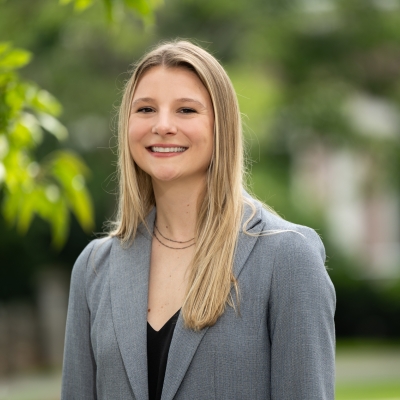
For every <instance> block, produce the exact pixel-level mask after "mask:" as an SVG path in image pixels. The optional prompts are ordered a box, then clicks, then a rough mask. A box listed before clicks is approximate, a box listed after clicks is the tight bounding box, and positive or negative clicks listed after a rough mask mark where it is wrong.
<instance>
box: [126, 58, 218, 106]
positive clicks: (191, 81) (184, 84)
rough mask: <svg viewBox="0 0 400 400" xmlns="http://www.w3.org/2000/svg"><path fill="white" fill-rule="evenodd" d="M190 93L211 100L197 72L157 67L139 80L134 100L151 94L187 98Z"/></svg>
mask: <svg viewBox="0 0 400 400" xmlns="http://www.w3.org/2000/svg"><path fill="white" fill-rule="evenodd" d="M189 93H190V94H192V95H193V94H196V95H198V96H201V97H202V98H208V99H210V95H209V93H208V90H207V89H206V87H205V86H204V85H203V83H202V82H201V80H200V78H199V77H198V76H197V74H196V73H195V72H193V71H191V70H189V69H188V68H184V67H164V66H157V67H152V68H151V69H149V70H148V71H146V72H145V73H144V74H143V75H142V76H141V77H140V78H139V80H138V82H137V84H136V89H135V93H134V96H133V99H135V98H138V97H142V96H150V95H151V94H153V95H157V94H158V95H174V94H175V95H178V96H179V97H187V95H188V94H189Z"/></svg>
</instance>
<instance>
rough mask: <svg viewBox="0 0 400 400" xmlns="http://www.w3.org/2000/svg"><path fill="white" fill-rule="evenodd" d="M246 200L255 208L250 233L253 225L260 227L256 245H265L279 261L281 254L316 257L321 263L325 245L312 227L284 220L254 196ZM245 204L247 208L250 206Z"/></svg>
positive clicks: (263, 246) (298, 257) (249, 224)
mask: <svg viewBox="0 0 400 400" xmlns="http://www.w3.org/2000/svg"><path fill="white" fill-rule="evenodd" d="M248 199H249V200H251V203H252V204H253V206H254V207H255V208H254V211H255V212H254V216H253V218H252V219H251V220H250V221H249V223H248V225H247V227H248V228H250V229H249V231H250V232H251V231H252V230H253V229H254V228H253V227H255V226H257V225H258V226H259V228H258V229H257V231H258V232H259V233H258V236H259V237H258V241H257V242H258V243H257V244H258V246H257V247H259V248H260V247H261V248H264V250H265V251H274V252H275V259H276V261H279V259H280V258H281V256H290V255H292V256H293V257H297V259H298V260H300V259H301V258H307V257H311V258H315V259H316V260H317V261H318V262H319V263H321V264H322V265H324V263H325V258H326V254H325V248H324V245H323V243H322V240H321V238H320V236H319V235H318V233H317V232H316V231H315V230H314V229H312V228H309V227H307V226H304V225H299V224H295V223H293V222H290V221H287V220H285V219H283V218H281V217H279V216H278V215H276V214H274V213H273V212H271V211H270V210H267V209H266V208H264V207H263V205H262V204H261V203H260V202H259V201H257V200H255V199H253V198H248ZM247 207H248V208H250V206H247ZM247 213H248V211H247ZM245 214H246V211H245Z"/></svg>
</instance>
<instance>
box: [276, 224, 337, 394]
mask: <svg viewBox="0 0 400 400" xmlns="http://www.w3.org/2000/svg"><path fill="white" fill-rule="evenodd" d="M280 235H282V239H281V242H280V246H279V248H278V250H277V253H276V255H275V261H274V271H273V276H272V282H271V296H270V303H269V329H270V340H271V399H272V400H314V399H315V400H334V386H335V327H334V313H335V306H336V296H335V290H334V287H333V284H332V282H331V280H330V278H329V276H328V274H327V271H326V268H325V266H324V263H325V250H324V246H323V244H322V242H321V239H320V238H319V236H318V235H317V234H316V232H315V231H313V230H312V229H309V228H302V229H301V234H299V233H296V232H283V233H280Z"/></svg>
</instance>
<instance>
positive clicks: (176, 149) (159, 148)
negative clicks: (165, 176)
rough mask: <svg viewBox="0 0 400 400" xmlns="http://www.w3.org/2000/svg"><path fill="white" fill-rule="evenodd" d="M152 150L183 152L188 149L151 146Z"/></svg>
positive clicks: (155, 151)
mask: <svg viewBox="0 0 400 400" xmlns="http://www.w3.org/2000/svg"><path fill="white" fill-rule="evenodd" d="M150 150H151V151H152V152H154V153H182V152H183V151H185V150H186V147H155V146H152V147H150Z"/></svg>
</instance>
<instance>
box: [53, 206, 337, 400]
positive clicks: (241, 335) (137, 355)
mask: <svg viewBox="0 0 400 400" xmlns="http://www.w3.org/2000/svg"><path fill="white" fill-rule="evenodd" d="M255 204H256V205H257V213H256V215H255V216H254V217H253V218H252V219H251V221H250V222H249V224H248V225H247V226H248V232H250V233H252V234H256V236H249V235H247V234H245V233H242V232H241V233H240V234H239V241H238V245H237V250H236V256H235V263H234V273H235V276H236V277H237V279H238V283H239V288H240V309H239V312H236V311H235V310H234V309H233V308H232V307H227V308H226V311H225V312H224V314H223V315H222V316H221V317H220V318H219V320H218V321H217V323H216V324H215V325H214V326H212V327H209V328H206V329H203V330H201V331H200V332H194V331H191V330H188V329H186V328H185V327H184V324H183V320H182V315H180V316H179V319H178V322H177V325H176V328H175V332H174V336H173V338H172V342H171V347H170V350H169V355H168V363H167V369H166V374H165V380H164V387H163V392H162V400H172V399H176V400H188V399H190V400H210V399H218V400H224V399H229V400H233V399H237V400H239V399H260V400H261V399H265V400H267V399H268V400H314V399H315V400H333V399H334V381H335V377H334V374H335V366H334V354H335V330H334V322H333V321H334V319H333V318H334V312H335V302H336V299H335V291H334V288H333V285H332V282H331V280H330V278H329V276H328V274H327V271H326V269H325V266H324V262H325V250H324V247H323V245H322V242H321V240H320V238H319V236H318V235H317V234H316V232H315V231H314V230H312V229H310V228H307V227H304V226H300V225H295V224H292V223H290V222H287V221H285V220H283V219H281V218H279V217H277V216H275V215H273V214H271V213H270V212H268V211H266V210H264V209H263V208H262V207H261V206H260V204H259V203H257V202H255ZM249 213H250V208H249V207H248V206H246V208H245V215H244V221H245V220H246V219H247V218H248V216H249V215H250V214H249ZM154 218H155V210H154V209H153V210H152V212H151V213H150V214H149V216H148V218H147V222H148V226H149V229H150V232H151V231H152V229H153V225H154ZM268 230H283V232H280V233H275V234H267V235H258V234H259V233H260V232H262V231H268ZM151 239H152V238H151V235H150V234H149V232H148V231H147V230H146V229H145V228H144V227H143V226H141V227H140V228H139V230H138V233H137V236H136V238H135V240H134V241H133V243H132V245H131V246H129V247H127V248H123V247H121V245H120V241H119V240H118V239H117V238H104V239H97V240H94V241H92V242H91V243H90V244H89V245H88V246H87V247H86V248H85V249H84V251H83V252H82V254H81V255H80V256H79V258H78V259H77V261H76V263H75V266H74V268H73V272H72V279H71V289H70V298H69V306H68V317H67V329H66V339H65V349H64V365H63V377H62V394H61V399H62V400H80V399H82V400H92V399H101V400H106V399H107V400H122V399H123V400H133V399H135V400H147V399H148V388H147V349H146V323H147V298H148V283H149V264H150V250H151Z"/></svg>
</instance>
